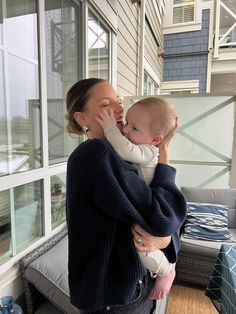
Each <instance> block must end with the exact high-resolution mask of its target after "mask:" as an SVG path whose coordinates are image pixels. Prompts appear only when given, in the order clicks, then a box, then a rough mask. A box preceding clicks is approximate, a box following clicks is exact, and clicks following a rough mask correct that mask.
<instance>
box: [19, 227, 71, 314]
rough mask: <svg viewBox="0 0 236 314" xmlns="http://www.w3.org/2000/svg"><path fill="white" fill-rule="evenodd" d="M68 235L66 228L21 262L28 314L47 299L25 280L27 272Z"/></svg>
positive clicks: (31, 313)
mask: <svg viewBox="0 0 236 314" xmlns="http://www.w3.org/2000/svg"><path fill="white" fill-rule="evenodd" d="M66 235H67V228H64V229H62V230H61V231H60V232H58V233H57V234H56V235H54V236H53V237H52V238H50V239H49V240H47V241H46V242H45V243H43V244H42V245H40V246H39V247H38V248H36V249H35V250H33V251H32V252H30V253H29V254H27V255H26V256H25V257H23V258H22V259H21V260H20V261H19V265H20V271H21V275H22V283H23V290H24V294H25V301H26V310H27V314H33V313H34V311H35V310H36V308H37V307H38V306H39V305H40V304H41V303H42V302H43V301H44V300H45V297H44V296H43V295H42V294H41V293H40V292H39V291H38V290H37V289H36V288H35V287H34V286H33V285H32V284H31V283H30V282H29V281H28V280H27V279H26V278H25V270H26V268H27V267H28V265H29V264H30V263H32V262H33V261H34V260H36V259H37V258H38V257H39V256H41V255H42V254H44V253H45V252H47V251H48V250H50V249H51V248H52V247H53V246H54V245H56V244H57V243H58V242H59V241H60V240H61V239H63V238H64V237H65V236H66Z"/></svg>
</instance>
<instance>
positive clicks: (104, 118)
mask: <svg viewBox="0 0 236 314" xmlns="http://www.w3.org/2000/svg"><path fill="white" fill-rule="evenodd" d="M95 119H96V120H97V122H98V123H99V124H100V125H101V127H102V128H103V129H105V128H106V127H108V126H111V125H116V124H117V121H116V118H115V116H114V112H113V110H112V109H111V108H110V109H108V110H105V109H103V110H102V111H100V112H99V117H96V118H95Z"/></svg>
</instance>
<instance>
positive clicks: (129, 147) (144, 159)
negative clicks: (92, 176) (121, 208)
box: [96, 97, 177, 300]
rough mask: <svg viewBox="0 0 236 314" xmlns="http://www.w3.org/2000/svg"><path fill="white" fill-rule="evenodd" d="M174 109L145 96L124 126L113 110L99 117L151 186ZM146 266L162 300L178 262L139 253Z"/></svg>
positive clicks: (109, 136) (113, 142)
mask: <svg viewBox="0 0 236 314" xmlns="http://www.w3.org/2000/svg"><path fill="white" fill-rule="evenodd" d="M176 119H177V115H176V112H175V110H174V108H173V107H172V106H171V105H170V104H169V103H167V102H166V101H165V100H163V99H161V98H157V97H149V98H145V99H141V100H140V101H138V102H136V103H135V104H134V105H133V106H132V107H130V108H129V109H128V111H127V114H126V124H125V125H124V127H123V129H122V133H123V135H122V133H121V131H120V129H119V128H118V127H117V122H116V119H115V117H114V113H113V111H112V110H108V111H107V110H103V111H102V112H101V113H100V117H97V118H96V120H97V121H98V122H99V123H100V125H101V126H102V128H103V129H104V133H105V135H106V138H107V140H108V141H109V142H110V143H111V145H112V146H113V147H114V149H115V150H116V151H117V153H118V154H119V155H120V157H121V158H123V159H124V160H127V161H129V162H132V163H134V164H135V165H136V166H137V169H138V173H139V175H140V177H142V178H143V179H144V180H145V182H146V183H147V184H148V185H149V184H150V183H151V181H152V178H153V174H154V171H155V167H156V165H157V163H158V155H159V153H158V152H159V150H158V145H159V144H160V143H161V142H162V140H163V139H164V138H165V136H166V135H167V134H168V133H169V132H170V131H171V130H173V129H174V127H175V126H176ZM139 255H140V258H141V260H142V263H143V265H144V266H145V267H146V268H147V269H148V270H149V271H150V272H151V273H152V274H153V276H154V277H156V281H155V285H154V288H153V290H152V292H151V294H150V298H151V299H155V300H158V299H162V298H164V297H165V296H166V295H167V293H168V292H169V290H170V288H171V286H172V283H173V281H174V278H175V264H171V263H169V261H168V259H167V258H166V256H165V254H164V253H163V252H162V251H161V250H157V251H154V252H148V253H141V252H139Z"/></svg>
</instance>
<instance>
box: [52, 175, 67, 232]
mask: <svg viewBox="0 0 236 314" xmlns="http://www.w3.org/2000/svg"><path fill="white" fill-rule="evenodd" d="M65 189H66V174H65V173H62V174H58V175H55V176H52V177H51V215H52V216H51V219H52V229H54V228H56V227H57V226H59V225H60V224H61V223H63V222H64V221H65V220H66V194H65V192H66V190H65Z"/></svg>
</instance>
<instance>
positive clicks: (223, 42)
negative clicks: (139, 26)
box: [161, 0, 236, 93]
mask: <svg viewBox="0 0 236 314" xmlns="http://www.w3.org/2000/svg"><path fill="white" fill-rule="evenodd" d="M165 3H166V6H165V10H166V11H165V12H166V13H165V15H164V23H163V33H164V54H163V59H164V64H163V69H164V74H163V81H162V84H161V88H162V92H163V93H165V92H181V93H183V92H191V93H198V92H199V93H206V92H207V93H209V92H211V93H215V92H236V88H235V86H236V2H235V1H233V0H214V1H212V0H205V1H204V0H202V1H200V0H199V1H192V0H187V1H181V0H167V1H165Z"/></svg>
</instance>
